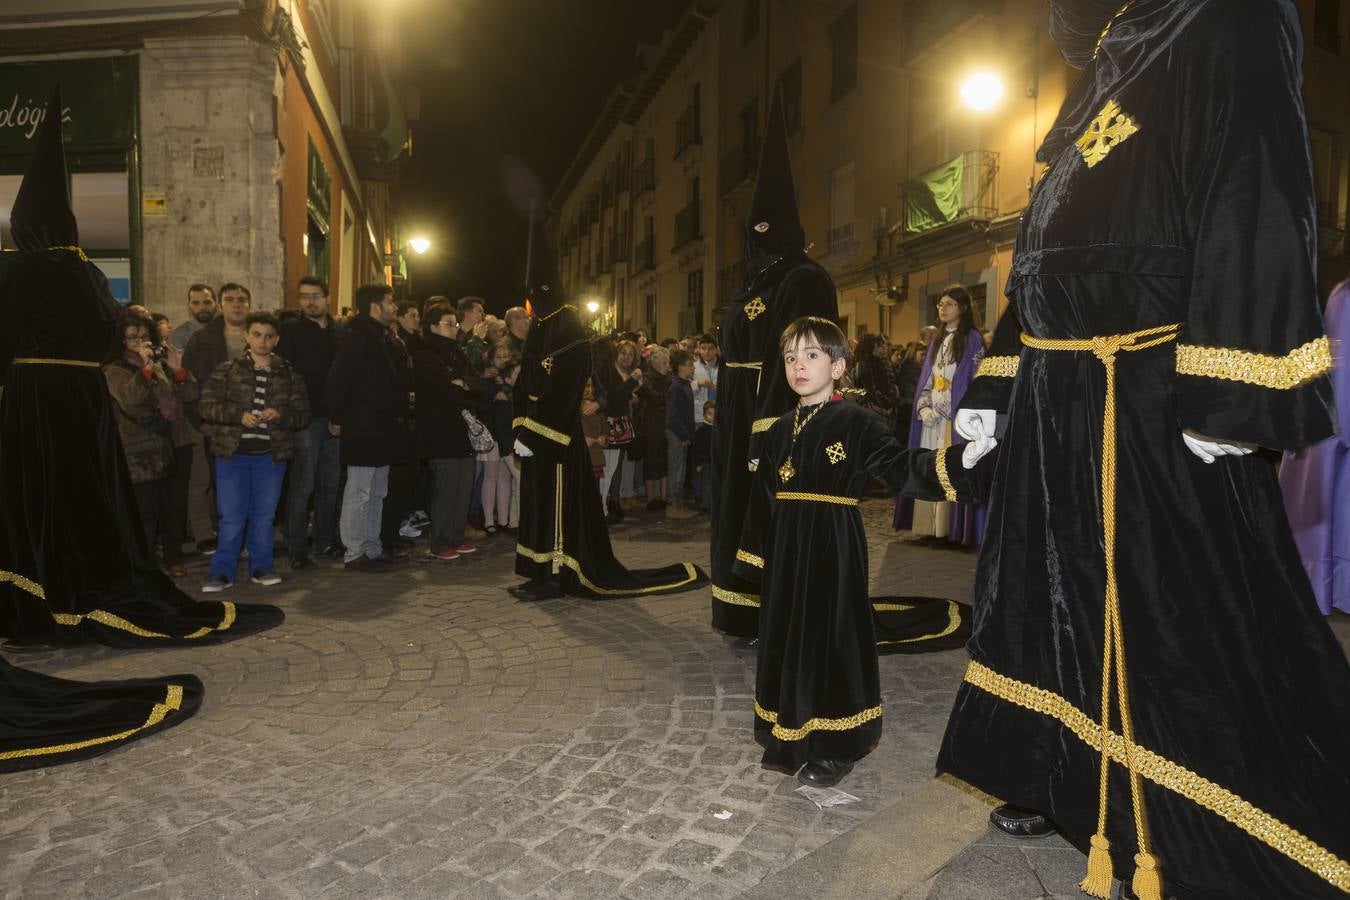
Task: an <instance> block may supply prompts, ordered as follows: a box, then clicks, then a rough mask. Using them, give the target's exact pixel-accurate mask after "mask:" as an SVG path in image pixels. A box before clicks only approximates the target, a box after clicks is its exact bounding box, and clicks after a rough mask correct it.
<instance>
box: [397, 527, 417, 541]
mask: <svg viewBox="0 0 1350 900" xmlns="http://www.w3.org/2000/svg"><path fill="white" fill-rule="evenodd" d="M398 536H399V537H405V538H407V539H408V540H410V541H411V540H416V539H417V538H420V537H421V536H422V529H420V528H414V527H412V526H411V525H408V524H406V523H405V524H403V525H400V526H399V529H398Z"/></svg>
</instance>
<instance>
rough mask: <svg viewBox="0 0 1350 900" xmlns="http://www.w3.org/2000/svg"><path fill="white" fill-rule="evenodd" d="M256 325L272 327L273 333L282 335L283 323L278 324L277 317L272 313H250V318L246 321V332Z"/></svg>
mask: <svg viewBox="0 0 1350 900" xmlns="http://www.w3.org/2000/svg"><path fill="white" fill-rule="evenodd" d="M254 325H270V326H272V330H273V331H275V332H276V333H277V334H281V323H280V322H278V321H277V317H276V316H274V315H272V314H271V313H270V312H262V311H258V312H251V313H249V314H248V318H247V319H245V320H244V330H245V331H248V330H249V329H250V328H252V327H253V326H254Z"/></svg>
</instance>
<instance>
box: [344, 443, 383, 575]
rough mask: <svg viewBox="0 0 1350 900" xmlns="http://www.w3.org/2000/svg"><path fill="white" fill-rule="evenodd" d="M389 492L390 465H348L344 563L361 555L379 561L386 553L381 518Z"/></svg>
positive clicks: (345, 493)
mask: <svg viewBox="0 0 1350 900" xmlns="http://www.w3.org/2000/svg"><path fill="white" fill-rule="evenodd" d="M387 493H389V467H388V466H348V467H347V487H346V488H345V489H344V490H343V492H342V518H341V520H340V521H339V522H338V528H339V529H341V532H342V545H343V546H344V547H346V548H347V552H346V553H345V554H343V557H342V558H343V560H344V561H345V562H351V561H352V560H354V559H356V558H357V557H360V556H368V557H370V558H371V559H378V558H379V557H380V554H382V553H383V552H384V545H383V544H381V543H380V518H381V516H383V515H384V497H385V495H386V494H387Z"/></svg>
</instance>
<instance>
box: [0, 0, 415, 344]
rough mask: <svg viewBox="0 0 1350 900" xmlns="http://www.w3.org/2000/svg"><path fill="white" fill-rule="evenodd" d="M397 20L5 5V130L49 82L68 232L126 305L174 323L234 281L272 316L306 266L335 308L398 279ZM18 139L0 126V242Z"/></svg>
mask: <svg viewBox="0 0 1350 900" xmlns="http://www.w3.org/2000/svg"><path fill="white" fill-rule="evenodd" d="M390 27H391V26H390V24H389V21H388V18H387V17H384V16H381V19H380V20H378V21H377V19H376V17H375V16H374V15H373V14H372V11H371V10H370V8H369V5H368V4H362V3H358V2H356V0H186V2H185V0H175V2H173V3H168V2H164V0H119V2H115V3H110V2H107V0H48V2H44V3H43V4H40V5H34V6H31V7H30V8H29V9H28V10H27V11H25V12H23V13H17V14H9V13H4V12H0V98H3V100H4V101H6V102H7V103H9V104H11V106H12V108H13V109H14V110H15V112H14V113H12V114H11V115H10V119H12V120H13V121H14V122H15V123H16V125H17V123H18V119H19V118H20V116H19V114H18V110H20V109H24V108H27V109H28V110H29V113H28V115H27V117H26V120H27V121H29V122H31V121H32V119H33V117H34V116H35V115H45V114H48V111H47V110H45V106H46V103H47V100H48V97H49V96H50V94H51V91H52V88H53V87H54V86H55V85H57V84H59V85H60V86H61V87H62V91H63V96H64V105H65V107H66V108H65V109H64V110H63V111H62V114H63V115H64V116H65V118H66V122H67V125H66V134H67V141H68V150H67V152H68V158H69V162H70V167H71V170H72V195H73V199H74V203H75V212H76V216H77V218H78V220H79V223H80V233H81V243H82V245H83V246H84V249H85V251H86V252H87V253H88V255H89V256H90V258H91V259H93V260H94V261H95V262H96V263H97V264H98V265H99V266H100V267H102V268H103V269H104V270H105V272H107V274H108V275H109V279H110V283H111V284H112V285H113V286H114V292H115V293H116V294H117V296H118V298H119V299H120V300H122V301H123V302H128V301H132V302H138V303H142V304H144V305H145V306H147V307H149V308H150V309H151V310H154V311H163V312H166V313H168V314H169V315H170V316H171V318H173V319H174V320H175V321H177V320H179V319H181V317H182V308H183V302H184V300H185V298H186V295H187V288H188V285H190V284H192V283H194V282H205V283H208V284H212V285H219V284H222V283H224V282H228V281H236V282H239V283H242V284H244V285H246V286H248V287H249V288H250V290H251V291H252V293H253V304H254V307H255V308H258V309H275V308H280V307H283V306H285V305H288V302H289V304H290V305H294V303H295V287H296V282H297V281H298V279H299V278H300V277H301V276H302V275H305V274H313V275H318V276H320V277H323V278H325V279H326V280H327V281H328V282H329V284H330V294H329V296H330V303H331V306H332V309H333V311H334V312H337V311H339V310H340V309H341V308H342V307H346V306H350V305H351V297H352V293H353V290H354V287H355V285H357V284H360V283H361V282H364V281H371V280H378V281H386V282H395V281H397V278H398V276H399V275H400V274H401V273H402V271H403V268H402V264H401V256H400V253H401V250H402V247H401V242H400V239H399V231H398V218H397V214H396V208H395V203H394V199H395V197H394V190H393V181H394V177H395V173H396V170H397V160H398V159H399V158H400V157H401V156H402V155H404V154H405V153H406V152H408V147H410V138H409V131H408V116H407V114H406V110H405V108H404V106H405V101H404V99H403V98H402V97H400V96H399V94H398V92H397V91H396V90H395V89H394V87H393V85H394V83H395V79H396V78H397V75H398V73H397V72H394V71H389V70H388V69H386V68H385V67H384V66H383V64H381V63H380V62H379V60H380V59H381V58H387V57H390V56H393V55H392V54H384V55H381V54H380V53H379V49H380V46H381V45H382V43H384V42H388V41H391V40H392V37H393V35H392V34H390V33H389V31H388V29H389V28H390ZM5 118H6V117H5V114H4V112H3V111H0V124H3V122H4V121H5ZM31 131H32V129H31V128H23V127H21V126H20V127H15V128H5V127H0V247H4V246H5V244H7V243H8V240H9V236H8V233H7V227H6V226H7V219H8V210H9V206H10V203H11V202H12V200H13V197H14V193H15V191H16V190H17V187H18V183H19V180H20V178H21V176H22V173H23V170H24V167H25V166H26V164H27V161H28V153H29V147H28V141H29V139H30V137H31ZM0 265H3V254H0Z"/></svg>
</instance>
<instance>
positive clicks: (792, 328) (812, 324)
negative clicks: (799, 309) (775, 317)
mask: <svg viewBox="0 0 1350 900" xmlns="http://www.w3.org/2000/svg"><path fill="white" fill-rule="evenodd" d="M803 338H805V339H806V340H808V341H814V342H815V344H816V346H818V347H819V348H820V349H822V350H824V351H825V352H826V353H827V354H828V355H829V357H830V362H835V361H837V360H841V359H848V338H847V337H845V336H844V332H843V331H841V330H840V328H839V326H838V325H836V324H834V323H833V322H831V321H830V320H829V319H822V318H821V317H820V316H802V317H801V318H800V319H798V320H797V321H795V322H793V323H792V324H791V325H789V326H788V327H787V328H784V329H783V337H782V338H781V339H780V340H779V341H778V349H779V351H780V352H783V353H786V352H788V351H789V350H791V349H792V348H793V347H795V346H797V343H798V342H799V341H800V340H801V339H803Z"/></svg>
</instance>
